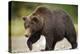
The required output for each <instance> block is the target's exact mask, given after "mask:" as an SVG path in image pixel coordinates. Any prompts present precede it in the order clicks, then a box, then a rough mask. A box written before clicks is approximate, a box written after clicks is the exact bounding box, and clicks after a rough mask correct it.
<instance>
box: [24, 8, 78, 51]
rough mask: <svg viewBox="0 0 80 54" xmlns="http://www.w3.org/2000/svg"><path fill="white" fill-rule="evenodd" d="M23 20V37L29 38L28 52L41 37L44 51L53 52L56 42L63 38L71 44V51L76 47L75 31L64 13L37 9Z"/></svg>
mask: <svg viewBox="0 0 80 54" xmlns="http://www.w3.org/2000/svg"><path fill="white" fill-rule="evenodd" d="M23 20H24V27H25V30H26V33H25V36H29V39H28V41H27V45H28V47H29V49H30V50H32V44H33V43H35V42H36V41H37V40H39V38H40V36H41V35H44V36H45V38H46V47H45V50H53V49H54V47H55V44H56V42H57V41H60V40H62V39H63V38H64V37H65V38H67V40H68V41H69V42H70V43H71V45H72V49H74V48H76V47H77V37H76V31H75V28H74V25H73V22H72V20H71V17H70V16H69V15H68V14H67V13H66V12H64V11H62V10H54V11H52V10H49V9H48V8H46V7H38V8H36V10H35V11H34V12H33V13H32V14H31V15H29V16H25V17H23Z"/></svg>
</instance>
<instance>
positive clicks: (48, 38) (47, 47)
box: [45, 36, 53, 51]
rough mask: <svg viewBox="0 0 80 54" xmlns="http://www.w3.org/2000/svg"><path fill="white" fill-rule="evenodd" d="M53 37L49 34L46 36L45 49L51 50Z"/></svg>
mask: <svg viewBox="0 0 80 54" xmlns="http://www.w3.org/2000/svg"><path fill="white" fill-rule="evenodd" d="M52 47H53V37H51V36H48V37H46V48H45V50H46V51H47V50H52V49H53V48H52Z"/></svg>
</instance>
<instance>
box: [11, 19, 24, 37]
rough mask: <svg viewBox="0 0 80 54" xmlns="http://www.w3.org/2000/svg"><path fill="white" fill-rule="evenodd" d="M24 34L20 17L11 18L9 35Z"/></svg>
mask: <svg viewBox="0 0 80 54" xmlns="http://www.w3.org/2000/svg"><path fill="white" fill-rule="evenodd" d="M23 34H24V24H23V21H22V19H15V20H11V35H12V36H21V35H23Z"/></svg>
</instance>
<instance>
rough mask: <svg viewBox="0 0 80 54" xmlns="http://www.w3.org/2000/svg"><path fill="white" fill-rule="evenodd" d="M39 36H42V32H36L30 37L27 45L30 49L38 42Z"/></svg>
mask: <svg viewBox="0 0 80 54" xmlns="http://www.w3.org/2000/svg"><path fill="white" fill-rule="evenodd" d="M39 38H40V34H39V33H37V34H34V35H32V36H31V37H29V39H28V40H27V45H28V47H29V50H32V44H33V43H35V42H37V40H39Z"/></svg>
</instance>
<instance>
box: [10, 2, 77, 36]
mask: <svg viewBox="0 0 80 54" xmlns="http://www.w3.org/2000/svg"><path fill="white" fill-rule="evenodd" d="M41 5H42V6H43V5H44V6H47V7H49V8H50V9H52V10H53V9H63V10H65V11H66V12H67V13H69V15H71V17H72V18H73V19H72V20H73V22H74V25H75V29H76V31H77V30H78V25H77V24H78V6H77V5H66V4H49V3H33V2H11V36H21V35H23V34H24V26H23V20H22V16H28V15H29V14H31V13H32V12H33V11H34V10H35V8H36V7H37V6H41Z"/></svg>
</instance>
